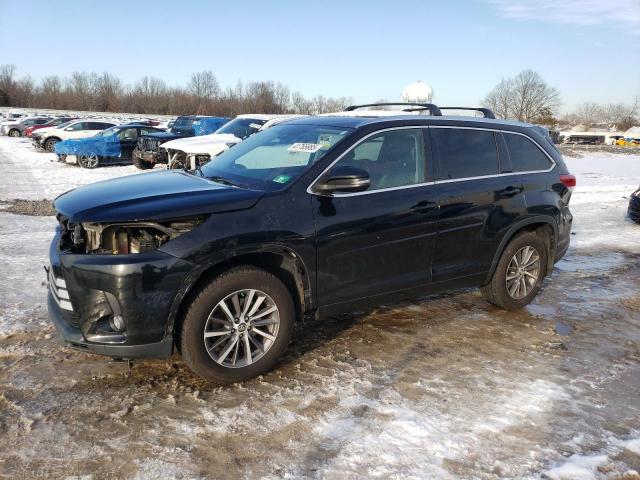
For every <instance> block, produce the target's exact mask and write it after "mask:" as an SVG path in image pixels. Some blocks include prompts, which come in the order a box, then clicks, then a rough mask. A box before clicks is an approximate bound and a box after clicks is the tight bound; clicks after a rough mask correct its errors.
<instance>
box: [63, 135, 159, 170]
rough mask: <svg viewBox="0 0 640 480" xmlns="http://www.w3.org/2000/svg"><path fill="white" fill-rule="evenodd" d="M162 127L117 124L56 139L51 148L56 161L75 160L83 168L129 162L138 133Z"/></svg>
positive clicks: (73, 161)
mask: <svg viewBox="0 0 640 480" xmlns="http://www.w3.org/2000/svg"><path fill="white" fill-rule="evenodd" d="M163 131H164V130H161V129H159V128H155V127H149V126H146V125H135V124H134V125H130V124H125V125H116V126H115V127H111V128H108V129H106V130H103V131H101V132H99V133H97V134H96V135H94V136H92V137H87V138H78V139H68V140H63V141H61V142H58V143H56V145H55V148H54V150H55V153H56V154H57V155H58V160H59V161H62V162H72V163H78V164H79V165H80V166H81V167H83V168H96V167H98V166H100V165H114V164H129V163H131V156H132V153H133V150H134V148H136V144H137V142H138V138H139V137H140V136H141V135H151V134H154V133H160V132H163Z"/></svg>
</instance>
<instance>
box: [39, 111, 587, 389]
mask: <svg viewBox="0 0 640 480" xmlns="http://www.w3.org/2000/svg"><path fill="white" fill-rule="evenodd" d="M402 108H406V109H407V110H409V111H410V113H409V112H407V114H399V115H397V116H375V114H374V113H368V112H367V111H362V110H358V109H357V107H353V108H350V109H349V111H347V112H344V113H342V114H336V115H332V116H319V117H309V118H303V119H297V120H292V121H289V122H286V123H284V124H282V125H278V126H275V127H273V128H271V129H269V130H265V131H264V132H260V133H257V134H255V135H253V136H251V137H249V138H248V139H247V140H245V141H244V142H242V143H240V144H238V145H236V146H234V147H233V148H231V149H229V150H228V151H226V152H224V153H222V154H221V155H220V156H219V157H217V158H216V159H214V160H213V161H212V162H210V163H209V164H207V165H205V166H204V167H202V168H201V169H197V170H196V171H193V172H185V171H177V170H170V171H162V172H157V173H151V174H147V175H133V176H128V177H123V178H119V179H114V180H109V181H105V182H100V183H96V184H93V185H89V186H85V187H81V188H77V189H75V190H73V191H70V192H67V193H65V194H63V195H61V196H60V197H58V198H57V199H56V200H55V208H56V210H57V212H58V220H59V227H58V229H57V232H56V235H55V238H54V239H53V242H52V244H51V250H50V257H51V267H50V268H49V269H48V275H49V286H50V293H49V311H50V316H51V319H52V321H53V322H54V323H55V324H56V326H57V327H58V329H59V330H60V332H61V333H62V335H63V337H64V340H65V341H66V343H67V344H68V345H71V346H72V347H76V348H78V349H82V350H84V351H89V352H94V353H100V354H105V355H109V356H112V357H116V358H135V357H158V356H168V355H170V354H171V353H172V351H173V346H174V345H176V346H177V347H178V349H179V350H180V351H181V353H182V356H183V357H184V359H185V360H186V362H187V363H188V365H189V366H190V367H191V368H192V369H193V370H194V371H195V372H196V373H198V374H199V375H201V376H203V377H205V378H207V379H211V380H215V381H223V382H231V381H241V380H245V379H248V378H251V377H253V376H255V375H258V374H260V373H263V372H265V371H267V370H269V369H270V368H272V367H273V366H274V365H275V364H276V363H277V361H278V358H279V357H280V356H281V355H282V353H283V352H284V351H285V349H286V348H287V345H288V343H289V341H290V339H291V334H292V330H293V326H294V323H295V322H296V321H299V320H301V319H302V318H304V317H305V316H314V317H316V318H318V319H322V318H326V317H327V316H329V315H335V314H336V313H339V312H345V311H352V310H353V309H354V308H362V307H363V306H366V305H375V304H377V303H380V302H383V301H384V302H385V303H387V302H389V301H393V300H395V299H406V298H407V296H408V295H409V296H411V295H425V294H428V293H434V292H440V291H443V290H449V289H454V288H461V287H480V288H481V291H482V293H483V295H484V297H485V298H486V299H487V300H488V301H489V302H491V303H493V304H495V305H498V306H500V307H502V308H506V309H517V308H520V307H523V306H524V305H526V304H528V303H529V302H531V300H532V299H533V298H534V296H535V295H536V294H537V292H538V291H539V289H540V287H541V285H542V282H543V279H544V278H545V276H546V275H547V274H548V273H549V272H551V270H552V268H553V265H554V262H556V261H558V260H559V259H560V258H561V257H562V256H563V254H564V253H565V252H566V250H567V248H568V246H569V238H570V229H571V222H572V216H571V213H570V212H569V208H568V204H569V200H570V197H571V192H572V189H573V187H574V186H575V177H574V176H572V175H570V174H569V172H568V171H567V167H566V166H565V164H564V162H563V160H562V156H561V155H560V153H559V152H558V151H557V150H556V149H555V147H554V146H553V145H552V143H551V142H550V139H549V138H548V136H547V135H546V134H545V131H544V130H543V129H541V128H539V127H536V126H533V125H528V124H524V123H517V122H509V121H501V120H495V119H492V118H490V117H493V115H492V113H491V112H490V111H487V110H483V113H484V114H485V116H486V117H489V118H474V117H459V116H458V117H454V116H442V114H441V109H440V108H438V107H437V106H435V105H432V104H412V105H407V106H403V107H402ZM416 110H417V111H418V112H417V113H416ZM421 110H424V113H430V115H423V114H422V113H423V112H421ZM369 115H371V116H369Z"/></svg>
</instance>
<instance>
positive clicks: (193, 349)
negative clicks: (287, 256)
mask: <svg viewBox="0 0 640 480" xmlns="http://www.w3.org/2000/svg"><path fill="white" fill-rule="evenodd" d="M247 288H255V289H257V290H261V291H263V292H265V293H266V294H267V295H269V296H270V297H271V298H272V299H273V301H274V302H275V303H276V305H277V306H278V310H279V313H280V326H279V328H278V335H277V337H276V340H275V342H274V344H273V345H272V346H271V348H270V349H269V351H267V353H266V354H265V355H264V356H263V357H262V358H260V359H259V360H258V361H257V362H255V363H254V364H252V365H251V366H248V367H242V368H227V367H223V366H221V365H218V364H217V363H216V362H215V361H214V360H213V359H212V358H211V357H210V356H209V354H208V353H207V351H206V348H205V344H204V339H203V332H204V327H205V324H206V321H207V318H208V316H209V313H210V312H211V310H213V308H214V307H215V306H216V304H217V303H218V302H219V301H220V300H222V299H223V298H225V297H226V296H227V295H229V294H231V293H233V292H235V291H238V290H242V289H247ZM294 321H295V309H294V305H293V301H292V299H291V295H290V294H289V291H288V290H287V288H286V287H285V286H284V284H283V283H282V282H281V281H280V280H279V279H278V278H277V277H275V276H274V275H272V274H270V273H268V272H266V271H264V270H261V269H258V268H254V267H239V268H234V269H232V270H230V271H228V272H226V273H225V274H223V275H222V276H220V277H218V278H217V279H215V280H213V281H212V282H211V283H209V284H208V285H207V286H205V287H204V288H202V289H201V290H200V292H199V293H198V294H197V296H196V297H195V298H194V300H193V302H192V303H191V305H190V306H189V308H188V310H187V313H186V315H185V319H184V323H183V325H182V335H181V338H180V342H181V347H182V348H181V350H182V355H183V358H184V359H185V361H186V362H187V364H188V365H189V366H190V367H191V369H192V370H193V371H194V372H195V373H196V374H198V375H200V376H201V377H203V378H206V379H207V380H212V381H217V382H223V383H229V382H239V381H244V380H248V379H250V378H253V377H255V376H257V375H260V374H262V373H265V372H266V371H268V370H270V369H271V368H273V366H274V365H275V364H276V363H277V362H278V359H279V358H280V357H281V356H282V354H283V353H284V351H285V350H286V349H287V346H288V345H289V342H290V340H291V335H292V333H293V325H294Z"/></svg>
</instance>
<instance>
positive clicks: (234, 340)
mask: <svg viewBox="0 0 640 480" xmlns="http://www.w3.org/2000/svg"><path fill="white" fill-rule="evenodd" d="M237 343H238V338H237V337H233V338H232V339H231V341H230V342H229V343H228V344H227V346H226V347H225V349H224V350H223V351H222V353H221V354H220V356H219V357H218V360H217V362H218V363H221V362H222V361H223V360H224V359H225V358H227V357H228V356H229V353H231V350H232V349H233V347H235V346H236V344H237Z"/></svg>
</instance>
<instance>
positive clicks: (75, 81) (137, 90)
mask: <svg viewBox="0 0 640 480" xmlns="http://www.w3.org/2000/svg"><path fill="white" fill-rule="evenodd" d="M350 103H351V99H350V98H346V97H340V98H330V97H324V96H322V95H318V96H315V97H313V98H307V97H305V96H304V95H302V94H301V93H300V92H297V91H293V92H292V91H291V90H290V89H289V88H288V87H287V86H285V85H282V84H281V83H275V82H271V81H259V82H248V83H242V82H238V83H237V84H236V85H235V86H233V87H226V88H222V87H221V86H220V84H219V83H218V80H217V79H216V77H215V75H214V74H213V72H211V71H202V72H197V73H194V74H192V75H191V77H190V79H189V82H188V83H187V85H186V86H169V85H167V84H166V83H165V82H164V81H163V80H162V79H160V78H156V77H150V76H144V77H142V78H141V79H140V80H138V81H137V82H135V83H134V84H133V85H126V84H124V83H123V82H122V81H121V80H120V79H119V78H118V77H116V76H114V75H112V74H110V73H107V72H104V73H102V74H98V73H95V72H73V73H72V74H71V75H70V76H69V77H65V78H63V77H60V76H58V75H48V76H46V77H44V78H42V79H41V80H40V81H38V82H36V81H35V80H34V79H33V78H31V77H29V76H26V77H21V78H17V76H16V66H15V65H11V64H7V65H0V106H8V107H11V106H16V107H23V108H42V109H55V110H87V111H96V112H127V113H136V114H156V115H184V114H198V115H217V116H235V115H239V114H242V113H274V114H280V113H298V114H307V115H314V114H319V113H326V112H335V111H340V110H343V109H344V108H345V107H346V106H347V105H349V104H350Z"/></svg>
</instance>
